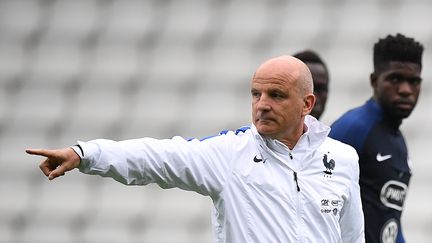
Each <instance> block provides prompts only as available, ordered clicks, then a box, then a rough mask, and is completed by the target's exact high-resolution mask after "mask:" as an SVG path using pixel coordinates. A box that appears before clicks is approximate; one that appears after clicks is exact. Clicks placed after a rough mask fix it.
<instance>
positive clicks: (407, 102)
mask: <svg viewBox="0 0 432 243" xmlns="http://www.w3.org/2000/svg"><path fill="white" fill-rule="evenodd" d="M422 54H423V46H422V45H421V44H420V43H419V42H417V41H416V40H414V39H413V38H409V37H406V36H404V35H401V34H397V35H395V36H391V35H389V36H387V37H386V38H384V39H380V40H379V41H378V42H377V43H376V44H375V46H374V52H373V55H374V56H373V58H374V59H373V60H374V71H373V73H372V74H371V75H370V83H371V86H372V88H373V95H372V98H371V99H369V100H368V101H367V102H366V103H365V104H364V105H362V106H360V107H357V108H355V109H352V110H350V111H348V112H346V113H345V114H344V115H343V116H342V117H340V118H339V119H338V120H336V121H335V122H334V124H333V125H332V130H331V133H330V136H331V137H332V138H335V139H337V140H340V141H342V142H345V143H348V144H350V145H351V146H353V147H354V148H355V149H356V150H357V153H358V154H359V157H360V158H359V163H360V188H361V196H362V204H363V211H364V216H365V236H366V242H368V243H371V242H377V243H382V242H386V243H393V242H398V243H399V242H405V240H404V237H403V234H402V230H401V214H402V210H403V206H404V201H405V196H406V192H407V188H408V185H409V181H410V177H411V171H410V167H409V156H408V153H407V147H406V144H405V140H404V137H403V135H402V133H401V131H400V130H399V126H400V125H401V123H402V120H403V119H405V118H407V117H408V116H409V115H410V114H411V112H412V111H413V109H414V107H415V106H416V103H417V99H418V96H419V93H420V87H421V80H422V79H421V76H420V75H421V69H422Z"/></svg>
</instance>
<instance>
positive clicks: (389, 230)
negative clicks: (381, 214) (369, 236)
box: [381, 219, 398, 243]
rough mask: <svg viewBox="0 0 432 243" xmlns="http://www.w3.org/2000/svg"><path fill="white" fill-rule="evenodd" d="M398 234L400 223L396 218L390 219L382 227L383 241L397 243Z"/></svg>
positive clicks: (383, 242) (384, 242)
mask: <svg viewBox="0 0 432 243" xmlns="http://www.w3.org/2000/svg"><path fill="white" fill-rule="evenodd" d="M397 234H398V224H397V223H396V220H395V219H390V220H389V221H387V222H386V223H385V224H384V226H383V227H382V228H381V242H382V243H395V242H396V238H397Z"/></svg>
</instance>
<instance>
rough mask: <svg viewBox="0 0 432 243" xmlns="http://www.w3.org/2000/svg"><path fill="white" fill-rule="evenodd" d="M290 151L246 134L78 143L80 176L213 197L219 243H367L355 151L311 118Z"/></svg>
mask: <svg viewBox="0 0 432 243" xmlns="http://www.w3.org/2000/svg"><path fill="white" fill-rule="evenodd" d="M305 124H306V126H307V131H306V132H305V133H304V134H303V135H302V136H301V138H300V140H299V141H298V143H297V144H296V145H295V147H294V148H293V149H292V150H290V149H289V148H288V147H287V146H285V145H284V144H282V143H281V142H279V141H277V140H272V139H266V138H263V137H262V136H260V135H259V134H258V132H257V130H256V128H255V127H254V126H253V125H252V126H251V127H244V128H241V129H239V130H237V131H235V132H232V131H231V132H223V133H221V134H220V135H218V136H214V137H210V138H207V139H204V140H197V139H194V140H185V139H183V138H181V137H174V138H172V139H164V140H157V139H152V138H142V139H133V140H125V141H120V142H116V141H112V140H104V139H98V140H93V141H89V142H79V145H80V146H81V148H82V151H81V150H79V149H77V148H74V149H75V151H76V152H77V153H78V154H79V155H80V157H81V164H80V167H79V170H80V171H81V172H83V173H87V174H97V175H101V176H104V177H112V178H114V179H115V180H117V181H119V182H121V183H124V184H128V185H137V184H138V185H146V184H149V183H157V184H158V185H159V186H160V187H162V188H172V187H178V188H181V189H184V190H191V191H195V192H198V193H200V194H203V195H207V196H209V197H211V199H212V200H213V203H214V210H213V211H214V212H213V225H214V233H215V242H217V243H222V242H224V243H252V242H253V243H276V242H283V243H288V242H347V243H355V242H364V233H363V228H364V223H363V212H362V208H361V201H360V192H359V184H358V180H359V168H358V156H357V153H356V151H355V150H354V149H353V148H352V147H350V146H349V145H346V144H343V143H341V142H338V141H336V140H333V139H331V138H329V137H327V135H328V133H329V131H330V128H329V127H328V126H326V125H324V124H322V123H321V122H319V121H317V120H316V119H315V118H313V117H311V116H307V117H306V119H305Z"/></svg>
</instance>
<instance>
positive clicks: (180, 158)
mask: <svg viewBox="0 0 432 243" xmlns="http://www.w3.org/2000/svg"><path fill="white" fill-rule="evenodd" d="M228 141H229V140H228V138H227V135H220V136H216V137H212V138H210V139H206V140H204V141H200V140H196V139H195V140H191V141H187V140H185V139H183V138H181V137H174V138H172V139H163V140H158V139H153V138H142V139H132V140H124V141H119V142H116V141H112V140H105V139H98V140H92V141H89V142H78V144H79V145H80V146H81V148H82V150H83V156H82V158H81V163H80V166H79V170H80V171H81V172H83V173H86V174H96V175H100V176H103V177H112V178H113V179H114V180H116V181H119V182H121V183H123V184H126V185H146V184H149V183H157V184H158V185H159V186H160V187H162V188H172V187H178V188H181V189H184V190H190V191H196V192H198V193H200V194H203V195H212V194H214V193H218V192H219V191H220V190H221V189H222V186H223V184H224V182H225V178H226V176H227V174H228V173H226V171H227V170H228V168H229V164H230V161H231V152H230V151H229V150H230V147H231V146H229V143H228Z"/></svg>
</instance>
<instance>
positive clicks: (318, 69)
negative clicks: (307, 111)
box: [306, 63, 329, 119]
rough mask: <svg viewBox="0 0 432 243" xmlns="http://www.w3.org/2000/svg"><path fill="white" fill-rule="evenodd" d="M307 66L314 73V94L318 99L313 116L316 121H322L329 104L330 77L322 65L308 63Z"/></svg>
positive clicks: (312, 112)
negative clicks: (321, 118) (326, 106)
mask: <svg viewBox="0 0 432 243" xmlns="http://www.w3.org/2000/svg"><path fill="white" fill-rule="evenodd" d="M306 65H307V66H308V68H309V70H310V72H311V73H312V78H313V84H314V94H315V97H316V101H315V106H314V107H313V109H312V111H311V115H312V116H314V117H315V118H316V119H320V117H321V115H322V113H323V112H324V109H325V105H326V103H327V93H328V84H329V76H328V73H327V70H326V69H325V67H324V65H322V64H320V63H306Z"/></svg>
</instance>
